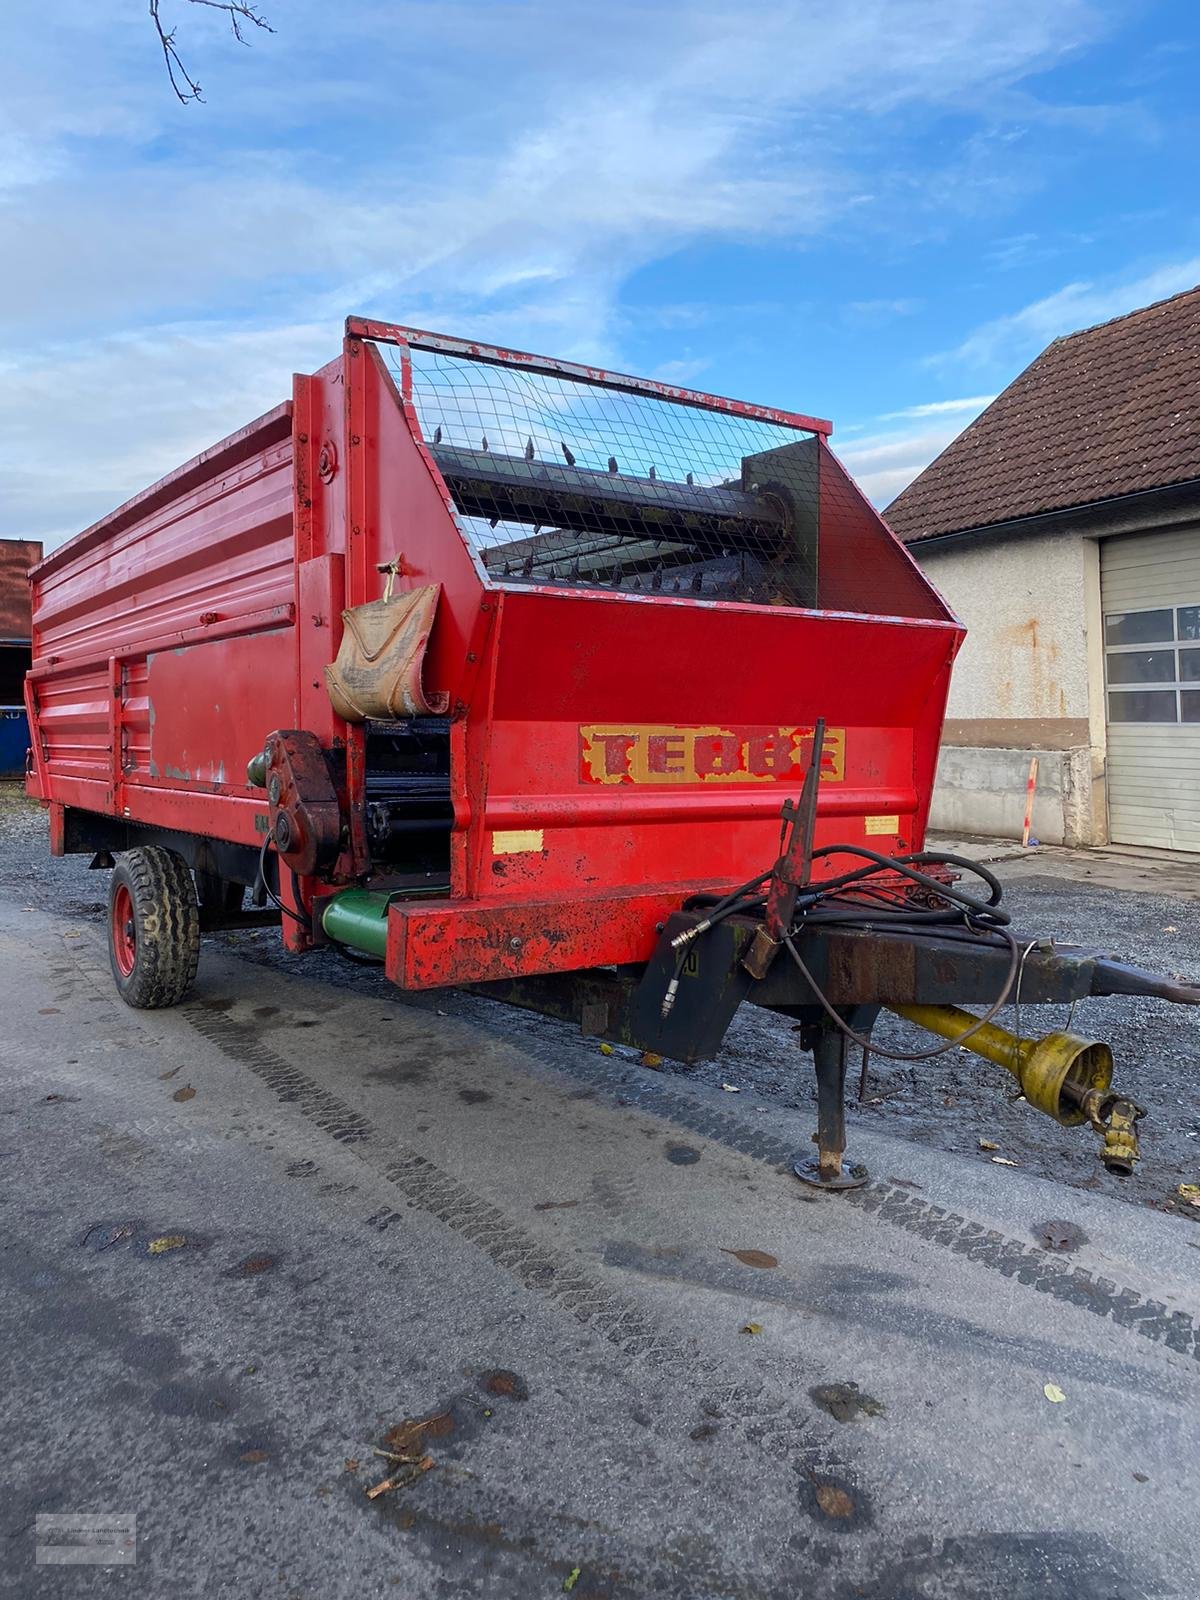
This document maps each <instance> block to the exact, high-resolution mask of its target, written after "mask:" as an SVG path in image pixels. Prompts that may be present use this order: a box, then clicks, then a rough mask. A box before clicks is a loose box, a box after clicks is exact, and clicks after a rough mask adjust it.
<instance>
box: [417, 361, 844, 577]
mask: <svg viewBox="0 0 1200 1600" xmlns="http://www.w3.org/2000/svg"><path fill="white" fill-rule="evenodd" d="M410 355H411V360H412V384H413V389H412V392H413V400H414V403H415V406H416V409H417V414H418V417H419V420H420V424H421V430H422V433H423V434H424V437H425V441H426V444H427V445H428V446H429V448H430V450H431V452H432V454H433V457H434V459H435V460H436V462H437V464H438V467H439V470H440V471H441V473H442V475H443V477H444V478H445V480H446V483H447V486H448V487H449V489H450V492H451V494H452V496H453V498H454V503H455V506H456V508H457V511H458V515H459V520H460V522H461V525H462V527H463V530H464V532H465V533H466V535H467V537H468V538H469V540H470V541H471V543H472V544H473V546H474V548H475V550H476V552H477V553H478V555H479V557H480V559H481V560H482V561H483V563H484V565H485V566H486V568H487V570H488V571H489V572H490V573H491V574H492V575H493V576H494V577H495V578H497V579H498V580H501V581H504V582H511V583H537V584H547V583H548V584H564V585H574V586H578V587H587V588H595V587H603V588H615V589H621V590H625V591H629V590H641V591H645V592H649V593H655V592H657V593H663V594H680V595H693V596H701V597H704V598H706V599H712V600H740V601H751V602H755V603H758V604H767V605H788V606H811V605H814V604H815V603H816V581H817V521H818V517H817V508H818V464H819V463H818V448H817V445H818V441H817V439H816V437H815V435H813V434H811V433H807V432H804V431H802V430H800V429H796V428H791V427H787V426H784V425H782V424H779V423H774V422H760V421H757V420H755V419H754V418H750V417H744V416H741V415H738V414H736V413H732V412H723V411H712V410H705V409H701V408H699V407H696V406H691V405H684V404H682V403H678V402H673V401H670V400H661V399H658V398H656V397H654V396H652V395H643V394H634V393H628V392H625V391H623V390H619V389H612V388H608V387H605V386H604V385H602V384H590V383H582V382H579V381H577V380H574V379H570V378H565V377H559V376H556V375H553V374H549V373H543V372H537V371H530V370H527V369H525V368H521V367H510V366H497V365H492V364H490V363H485V362H481V361H474V360H470V359H468V358H464V357H460V356H455V355H447V354H445V353H443V352H440V351H423V350H411V351H410ZM385 357H386V359H387V361H388V363H389V364H390V365H391V367H392V369H393V371H394V372H396V374H397V376H398V375H399V366H400V352H399V351H397V350H396V349H394V348H387V349H386V351H385Z"/></svg>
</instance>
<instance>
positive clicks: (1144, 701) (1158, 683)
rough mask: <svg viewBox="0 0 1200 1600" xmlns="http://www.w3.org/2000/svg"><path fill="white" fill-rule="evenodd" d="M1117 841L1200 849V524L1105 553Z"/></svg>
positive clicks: (1111, 804) (1112, 546)
mask: <svg viewBox="0 0 1200 1600" xmlns="http://www.w3.org/2000/svg"><path fill="white" fill-rule="evenodd" d="M1100 594H1101V603H1102V605H1103V610H1104V675H1105V687H1106V694H1107V704H1108V827H1109V836H1110V837H1111V839H1112V840H1113V843H1114V844H1143V845H1153V846H1155V847H1156V848H1158V849H1163V850H1194V851H1197V852H1200V527H1194V528H1190V529H1183V530H1180V531H1173V532H1171V533H1154V534H1135V535H1131V536H1130V537H1129V538H1124V539H1108V540H1106V541H1105V542H1104V544H1102V545H1101V547H1100Z"/></svg>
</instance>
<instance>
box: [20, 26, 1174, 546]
mask: <svg viewBox="0 0 1200 1600" xmlns="http://www.w3.org/2000/svg"><path fill="white" fill-rule="evenodd" d="M261 10H262V12H263V14H264V15H265V16H266V17H267V18H268V19H269V21H270V23H271V24H272V26H273V28H274V30H275V31H274V32H273V33H266V32H261V31H257V30H253V29H251V30H250V35H251V36H250V37H249V41H248V43H247V44H246V45H242V44H239V43H238V42H237V41H236V40H235V39H234V38H233V37H232V36H231V34H230V32H229V30H228V27H227V26H226V25H225V23H224V21H223V19H222V18H221V16H220V14H219V13H218V12H216V11H215V10H212V9H209V8H206V7H204V6H200V5H194V4H190V3H188V0H162V5H161V11H162V16H163V19H164V22H165V24H166V25H167V26H174V27H175V28H176V30H177V40H178V46H179V50H180V54H181V55H182V57H183V60H184V62H185V64H186V66H187V67H188V69H189V70H190V72H191V73H192V75H193V77H195V78H196V79H198V80H199V82H200V84H201V85H202V87H203V91H204V95H205V100H204V103H202V104H190V105H181V104H180V103H179V102H178V100H176V99H175V97H174V95H173V94H172V92H171V88H170V84H169V83H168V81H167V77H166V74H165V71H164V67H163V59H162V53H161V50H160V48H159V45H158V41H157V38H156V36H155V34H154V32H153V28H152V25H151V23H150V20H149V18H148V16H147V8H146V4H145V0H43V4H41V5H40V6H22V7H19V8H12V9H11V10H10V11H9V12H8V14H7V15H6V20H5V49H4V51H3V53H2V55H0V291H2V292H0V536H8V537H31V538H41V539H43V540H45V542H46V544H47V547H53V546H54V545H55V544H57V543H60V542H61V541H62V540H63V539H65V538H67V537H69V536H70V535H71V534H73V533H75V532H77V531H78V530H79V529H80V528H82V527H85V526H86V525H87V524H88V523H89V522H91V521H93V520H94V519H95V518H96V517H98V516H100V515H102V514H103V513H104V512H106V511H108V510H110V509H112V507H113V506H115V505H116V504H118V503H119V502H120V501H121V500H123V499H125V498H127V497H128V496H129V495H130V494H133V493H135V492H136V491H137V490H139V489H140V488H143V487H145V485H146V484H147V483H149V482H151V481H152V480H153V479H154V478H156V477H157V476H159V475H161V474H162V473H163V472H166V471H168V470H170V468H172V467H174V466H177V465H178V464H179V463H180V462H181V461H183V460H185V459H186V458H187V457H189V456H191V455H193V454H195V453H196V452H197V451H198V450H201V449H203V448H205V447H206V446H208V445H210V444H212V443H214V442H215V441H216V440H217V439H218V438H220V437H222V436H223V435H224V434H226V433H228V432H231V431H232V430H233V429H234V428H237V427H240V426H241V425H242V424H243V423H245V422H246V421H248V420H250V418H252V417H253V416H255V415H257V414H258V413H260V412H262V411H265V410H267V409H268V408H269V407H270V406H272V405H274V404H276V403H277V402H278V401H279V400H281V399H283V398H285V397H286V396H287V395H288V394H289V393H290V383H291V374H292V373H293V372H294V371H312V370H314V369H315V368H316V367H318V366H320V365H322V364H323V363H324V362H325V361H327V360H329V359H330V358H331V357H332V356H333V355H334V354H336V352H337V348H338V343H339V339H340V328H341V323H342V320H343V319H344V317H345V316H346V315H347V314H349V313H362V314H366V315H371V316H379V317H383V318H386V319H388V320H392V321H396V322H407V323H411V324H415V325H417V326H422V327H426V328H433V329H437V330H439V331H443V332H450V333H456V334H465V335H468V336H473V337H478V338H482V339H486V340H490V341H492V342H495V343H500V344H507V345H512V346H516V347H518V348H522V349H530V350H534V351H537V352H539V353H544V354H549V355H555V356H563V357H568V358H571V359H576V360H585V361H588V362H595V363H599V364H602V365H605V366H609V367H614V368H618V369H620V370H624V371H632V372H635V373H638V374H648V375H651V376H656V377H660V378H665V379H669V380H671V381H675V382H679V383H682V384H689V385H692V386H695V387H698V388H704V389H709V390H712V391H715V392H717V393H721V394H730V395H734V396H737V397H739V398H741V399H747V400H753V401H757V402H760V403H763V404H769V405H776V406H781V407H784V408H786V409H790V410H796V411H802V412H806V413H809V414H811V415H817V416H825V417H830V418H832V419H833V422H834V436H833V441H832V442H833V445H834V447H835V449H836V450H837V451H838V453H839V454H840V455H841V457H842V459H843V460H844V461H845V462H846V464H847V465H848V466H849V468H850V469H851V471H852V472H853V473H854V474H855V476H856V477H857V479H858V480H859V482H860V483H861V484H862V485H863V487H864V488H865V490H866V491H867V492H868V493H869V494H870V495H871V497H872V498H873V499H874V500H875V501H876V503H877V504H879V505H881V506H882V505H886V503H887V502H888V501H889V500H890V499H891V498H892V497H893V496H894V495H895V494H897V493H898V492H899V490H900V489H901V488H902V487H903V486H904V485H905V484H906V483H907V482H908V481H910V479H911V478H912V477H914V476H915V475H916V474H917V473H918V472H919V471H920V470H921V468H922V467H924V466H925V465H926V464H927V463H928V462H929V461H930V460H931V459H932V458H933V457H934V456H935V455H936V454H937V453H938V452H939V451H940V450H941V449H942V448H943V447H944V446H945V445H946V444H947V443H948V442H949V441H950V440H951V439H952V438H953V437H954V436H955V435H956V434H957V433H958V432H959V431H961V429H962V428H963V427H965V426H966V425H967V424H968V423H969V422H970V420H971V419H972V418H973V417H974V416H975V415H976V414H977V413H978V412H979V410H980V409H981V408H982V407H983V406H984V405H986V404H987V402H988V400H989V399H990V398H991V397H992V396H993V395H995V394H996V393H998V392H999V390H1001V389H1002V388H1003V387H1004V386H1005V385H1006V384H1007V383H1009V382H1010V381H1011V380H1012V379H1013V378H1014V377H1015V376H1016V375H1017V373H1018V372H1019V371H1020V370H1021V369H1022V368H1023V367H1024V366H1025V365H1026V364H1027V363H1028V362H1029V361H1030V360H1032V359H1033V358H1034V357H1035V356H1036V355H1037V354H1038V352H1039V351H1040V350H1042V349H1043V348H1044V347H1045V345H1046V344H1047V343H1048V342H1049V341H1050V340H1051V339H1053V338H1055V337H1057V336H1058V335H1060V334H1063V333H1069V332H1072V331H1074V330H1075V329H1077V328H1081V327H1086V326H1089V325H1091V324H1093V323H1095V322H1098V321H1102V320H1104V319H1105V318H1108V317H1111V316H1115V315H1119V314H1120V313H1122V312H1124V311H1128V310H1131V309H1133V308H1134V307H1136V306H1140V305H1143V304H1146V303H1148V302H1149V301H1151V300H1155V299H1159V298H1162V297H1163V296H1165V295H1169V294H1173V293H1175V292H1177V291H1179V290H1181V289H1185V288H1190V287H1192V286H1193V285H1195V284H1197V283H1200V211H1198V205H1197V202H1198V200H1200V161H1198V160H1197V156H1198V153H1200V151H1198V145H1200V139H1198V135H1200V97H1198V96H1197V94H1196V89H1195V85H1196V83H1197V81H1198V80H1200V7H1198V6H1197V5H1196V4H1195V0H1053V3H1052V4H1046V3H1045V0H837V3H836V4H832V5H831V4H828V3H825V4H817V3H816V0H803V3H778V4H775V3H771V0H759V4H758V5H756V6H747V5H746V4H744V3H740V4H739V3H737V0H701V3H690V4H686V5H684V4H679V3H676V0H428V3H427V0H262V6H261Z"/></svg>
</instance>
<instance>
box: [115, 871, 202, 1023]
mask: <svg viewBox="0 0 1200 1600" xmlns="http://www.w3.org/2000/svg"><path fill="white" fill-rule="evenodd" d="M108 959H109V964H110V965H111V967H112V974H113V980H114V982H115V983H116V985H117V993H118V994H119V995H120V996H121V999H122V1000H124V1002H125V1004H126V1005H130V1006H134V1007H135V1008H136V1009H137V1010H139V1011H151V1010H156V1009H158V1008H159V1007H161V1006H174V1005H178V1004H179V1002H180V1001H181V1000H182V999H183V997H184V995H185V994H186V993H187V991H188V989H189V988H191V985H192V980H193V979H194V978H195V976H196V967H197V964H198V962H199V960H200V916H199V911H198V909H197V904H196V889H195V886H194V884H193V883H192V875H191V873H190V872H189V871H188V868H187V863H186V862H185V861H184V859H183V857H182V856H177V855H176V854H175V852H174V851H173V850H165V849H163V847H162V846H161V845H154V844H152V845H143V846H141V847H140V848H138V849H136V850H127V851H124V852H123V853H122V854H121V855H120V856H118V858H117V864H116V866H115V867H114V868H113V874H112V880H111V882H110V884H109V894H108Z"/></svg>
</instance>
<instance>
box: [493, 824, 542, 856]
mask: <svg viewBox="0 0 1200 1600" xmlns="http://www.w3.org/2000/svg"><path fill="white" fill-rule="evenodd" d="M541 848H542V830H541V828H510V829H508V830H507V831H506V832H503V833H493V835H492V854H493V855H494V856H519V855H523V854H524V853H525V852H526V851H528V850H540V849H541Z"/></svg>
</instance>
